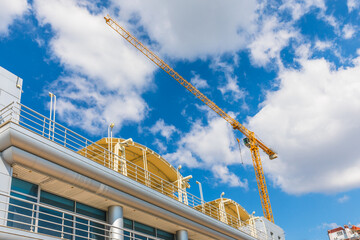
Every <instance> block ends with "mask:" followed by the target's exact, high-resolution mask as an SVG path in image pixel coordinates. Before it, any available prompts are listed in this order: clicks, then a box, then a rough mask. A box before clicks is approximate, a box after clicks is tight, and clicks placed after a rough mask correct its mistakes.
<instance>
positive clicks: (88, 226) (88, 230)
mask: <svg viewBox="0 0 360 240" xmlns="http://www.w3.org/2000/svg"><path fill="white" fill-rule="evenodd" d="M87 222H88V225H87V228H88V229H87V232H88V237H87V239H90V220H88V221H87Z"/></svg>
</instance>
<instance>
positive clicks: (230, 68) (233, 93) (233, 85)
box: [210, 54, 246, 107]
mask: <svg viewBox="0 0 360 240" xmlns="http://www.w3.org/2000/svg"><path fill="white" fill-rule="evenodd" d="M238 64H239V59H238V55H236V54H235V55H233V57H232V63H231V62H225V61H222V60H221V59H220V57H215V58H214V59H213V60H212V62H211V65H210V68H211V69H212V70H213V71H217V72H222V73H223V74H224V76H225V79H226V83H225V84H223V85H220V86H219V87H218V89H219V91H220V92H221V94H222V95H223V96H224V97H226V98H228V99H230V101H231V102H237V101H239V100H240V99H244V98H245V96H246V92H245V91H244V90H243V89H240V87H239V84H238V77H237V76H236V75H235V74H234V68H235V67H236V66H237V65H238ZM245 107H246V106H245Z"/></svg>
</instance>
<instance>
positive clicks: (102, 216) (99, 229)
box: [76, 203, 106, 240]
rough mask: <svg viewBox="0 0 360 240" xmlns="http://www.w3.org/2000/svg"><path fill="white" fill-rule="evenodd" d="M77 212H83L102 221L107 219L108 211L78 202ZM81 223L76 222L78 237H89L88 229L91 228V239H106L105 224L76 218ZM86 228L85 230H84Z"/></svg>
mask: <svg viewBox="0 0 360 240" xmlns="http://www.w3.org/2000/svg"><path fill="white" fill-rule="evenodd" d="M76 213H78V214H82V215H85V216H88V217H91V218H95V219H98V220H101V221H106V212H105V211H102V210H100V209H97V208H93V207H90V206H88V205H85V204H82V203H76ZM76 219H77V220H78V222H79V223H77V224H76V229H77V230H76V233H77V235H79V236H84V237H86V238H82V237H77V238H76V239H87V231H89V230H90V238H91V239H99V240H100V239H105V230H104V229H105V225H103V224H100V223H97V222H94V221H91V220H87V219H82V218H76ZM83 230H85V231H86V232H85V231H83Z"/></svg>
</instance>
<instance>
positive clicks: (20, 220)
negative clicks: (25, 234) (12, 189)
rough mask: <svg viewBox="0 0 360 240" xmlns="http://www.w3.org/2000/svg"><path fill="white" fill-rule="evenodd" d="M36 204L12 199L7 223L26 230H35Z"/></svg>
mask: <svg viewBox="0 0 360 240" xmlns="http://www.w3.org/2000/svg"><path fill="white" fill-rule="evenodd" d="M34 210H36V209H35V205H34V204H31V203H28V202H24V201H21V200H17V199H10V205H9V213H8V220H7V225H8V226H9V227H15V228H20V229H24V230H28V231H29V230H34V229H33V227H34V224H35V223H34V219H33V217H34V215H35V211H34Z"/></svg>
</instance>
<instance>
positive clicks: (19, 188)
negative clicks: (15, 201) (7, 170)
mask: <svg viewBox="0 0 360 240" xmlns="http://www.w3.org/2000/svg"><path fill="white" fill-rule="evenodd" d="M11 190H12V191H16V192H20V193H23V194H26V195H29V196H33V197H37V195H38V186H37V185H35V184H32V183H29V182H26V181H24V180H21V179H18V178H14V177H13V178H12V180H11ZM11 195H12V196H16V197H21V198H23V199H27V200H30V201H33V198H24V197H23V195H22V194H21V195H20V194H16V193H12V194H11Z"/></svg>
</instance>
